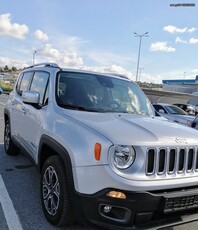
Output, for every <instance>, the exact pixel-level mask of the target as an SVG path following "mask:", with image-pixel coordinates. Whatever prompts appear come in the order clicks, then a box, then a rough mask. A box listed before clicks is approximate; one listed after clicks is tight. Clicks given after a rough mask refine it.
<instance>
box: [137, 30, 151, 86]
mask: <svg viewBox="0 0 198 230" xmlns="http://www.w3.org/2000/svg"><path fill="white" fill-rule="evenodd" d="M134 34H135V37H139V38H140V42H139V51H138V61H137V71H136V82H137V80H138V72H139V63H140V50H141V45H142V37H148V35H147V34H148V32H146V33H144V34H137V33H136V32H134Z"/></svg>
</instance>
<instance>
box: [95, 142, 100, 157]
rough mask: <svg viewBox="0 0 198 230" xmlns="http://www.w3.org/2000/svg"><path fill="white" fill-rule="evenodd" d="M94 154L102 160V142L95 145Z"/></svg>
mask: <svg viewBox="0 0 198 230" xmlns="http://www.w3.org/2000/svg"><path fill="white" fill-rule="evenodd" d="M94 154H95V159H96V160H97V161H99V160H100V154H101V144H99V143H96V144H95V147H94Z"/></svg>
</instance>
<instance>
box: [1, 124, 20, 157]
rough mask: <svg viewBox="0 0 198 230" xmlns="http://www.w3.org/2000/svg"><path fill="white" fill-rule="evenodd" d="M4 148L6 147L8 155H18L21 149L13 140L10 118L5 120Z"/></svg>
mask: <svg viewBox="0 0 198 230" xmlns="http://www.w3.org/2000/svg"><path fill="white" fill-rule="evenodd" d="M4 149H5V152H6V154H8V155H17V154H19V152H20V149H19V148H18V147H17V146H16V145H15V144H14V142H13V141H12V137H11V129H10V122H9V120H7V121H6V122H5V129H4Z"/></svg>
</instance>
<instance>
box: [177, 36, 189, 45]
mask: <svg viewBox="0 0 198 230" xmlns="http://www.w3.org/2000/svg"><path fill="white" fill-rule="evenodd" d="M175 42H176V43H185V44H187V43H188V42H187V41H185V40H183V39H182V38H180V37H179V36H177V37H176V39H175Z"/></svg>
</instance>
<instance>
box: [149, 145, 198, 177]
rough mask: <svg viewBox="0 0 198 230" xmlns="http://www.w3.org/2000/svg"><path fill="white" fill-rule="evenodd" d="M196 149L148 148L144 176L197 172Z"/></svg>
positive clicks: (197, 158) (197, 157)
mask: <svg viewBox="0 0 198 230" xmlns="http://www.w3.org/2000/svg"><path fill="white" fill-rule="evenodd" d="M197 151H198V150H197V148H191V147H177V148H158V149H157V148H149V149H148V150H147V161H146V175H147V176H150V175H164V174H179V173H195V172H198V153H197Z"/></svg>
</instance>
